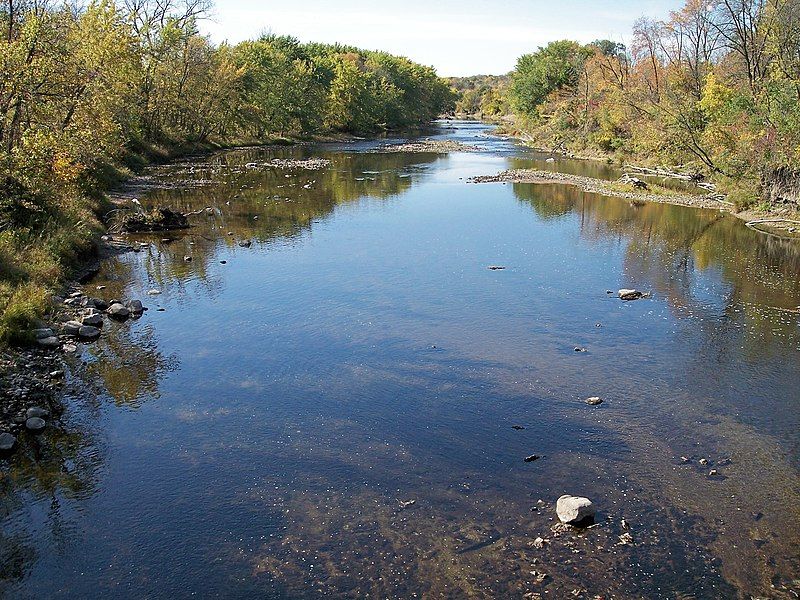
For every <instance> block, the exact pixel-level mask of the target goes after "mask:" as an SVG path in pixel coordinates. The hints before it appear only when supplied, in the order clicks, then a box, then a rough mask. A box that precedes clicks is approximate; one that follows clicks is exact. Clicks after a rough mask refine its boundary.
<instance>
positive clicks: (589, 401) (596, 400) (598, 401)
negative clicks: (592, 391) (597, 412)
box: [586, 396, 603, 406]
mask: <svg viewBox="0 0 800 600" xmlns="http://www.w3.org/2000/svg"><path fill="white" fill-rule="evenodd" d="M602 403H603V399H602V398H599V397H597V396H592V397H591V398H587V399H586V404H588V405H589V406H597V405H598V404H602Z"/></svg>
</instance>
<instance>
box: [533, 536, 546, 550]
mask: <svg viewBox="0 0 800 600" xmlns="http://www.w3.org/2000/svg"><path fill="white" fill-rule="evenodd" d="M547 544H548V542H547V540H546V539H544V538H543V537H537V538H536V539H535V540H533V546H534V548H544V547H545V546H546V545H547Z"/></svg>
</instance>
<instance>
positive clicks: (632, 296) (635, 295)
mask: <svg viewBox="0 0 800 600" xmlns="http://www.w3.org/2000/svg"><path fill="white" fill-rule="evenodd" d="M617 293H618V295H619V297H620V299H621V300H638V299H639V298H641V297H642V296H644V294H643V293H642V292H640V291H639V290H625V289H623V290H620V291H619V292H617Z"/></svg>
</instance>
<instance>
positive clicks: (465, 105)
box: [450, 75, 510, 119]
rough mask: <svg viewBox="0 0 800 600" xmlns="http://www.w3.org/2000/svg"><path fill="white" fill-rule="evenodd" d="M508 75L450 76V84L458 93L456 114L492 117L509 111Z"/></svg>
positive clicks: (500, 115)
mask: <svg viewBox="0 0 800 600" xmlns="http://www.w3.org/2000/svg"><path fill="white" fill-rule="evenodd" d="M509 81H510V78H509V76H508V75H472V76H470V77H451V78H450V86H451V87H452V88H453V89H454V90H455V91H456V92H457V93H458V100H457V101H456V104H455V113H456V114H457V115H466V116H477V117H480V118H489V119H494V118H498V117H502V116H504V115H507V114H508V113H509V112H510V106H509V103H508V94H507V88H508V84H509Z"/></svg>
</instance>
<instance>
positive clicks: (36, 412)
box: [25, 406, 50, 419]
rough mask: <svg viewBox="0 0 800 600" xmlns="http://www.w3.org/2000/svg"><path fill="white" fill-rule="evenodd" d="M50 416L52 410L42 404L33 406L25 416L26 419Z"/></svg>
mask: <svg viewBox="0 0 800 600" xmlns="http://www.w3.org/2000/svg"><path fill="white" fill-rule="evenodd" d="M49 416H50V411H49V410H47V409H46V408H42V407H41V406H31V407H30V408H29V409H28V410H26V411H25V418H26V419H33V418H34V417H38V418H40V419H46V418H47V417H49Z"/></svg>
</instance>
